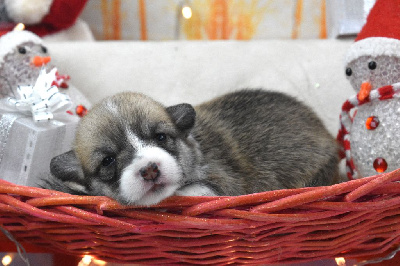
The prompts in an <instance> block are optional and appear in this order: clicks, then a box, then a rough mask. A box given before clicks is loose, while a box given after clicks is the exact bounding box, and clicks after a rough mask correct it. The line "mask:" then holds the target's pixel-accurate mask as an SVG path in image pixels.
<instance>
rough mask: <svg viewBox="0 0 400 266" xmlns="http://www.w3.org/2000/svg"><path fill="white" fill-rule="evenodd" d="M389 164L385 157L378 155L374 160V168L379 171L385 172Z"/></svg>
mask: <svg viewBox="0 0 400 266" xmlns="http://www.w3.org/2000/svg"><path fill="white" fill-rule="evenodd" d="M387 167H388V164H387V162H386V160H385V159H383V158H382V157H378V158H376V159H375V161H374V169H375V171H376V172H378V173H383V172H385V171H386V169H387Z"/></svg>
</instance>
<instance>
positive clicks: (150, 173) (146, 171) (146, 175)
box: [139, 162, 160, 181]
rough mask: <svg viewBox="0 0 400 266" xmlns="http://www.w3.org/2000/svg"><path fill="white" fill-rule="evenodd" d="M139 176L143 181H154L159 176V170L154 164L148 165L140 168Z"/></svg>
mask: <svg viewBox="0 0 400 266" xmlns="http://www.w3.org/2000/svg"><path fill="white" fill-rule="evenodd" d="M139 173H140V175H141V176H142V177H143V179H144V180H148V181H151V180H153V181H154V180H156V179H157V178H158V177H159V176H160V170H159V169H158V166H157V164H156V163H151V162H150V163H149V164H148V165H147V166H145V167H142V168H140V170H139Z"/></svg>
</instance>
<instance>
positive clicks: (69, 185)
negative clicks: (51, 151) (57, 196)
mask: <svg viewBox="0 0 400 266" xmlns="http://www.w3.org/2000/svg"><path fill="white" fill-rule="evenodd" d="M50 173H51V176H50V177H49V178H48V179H45V180H42V181H43V184H42V185H41V186H42V187H43V188H48V189H53V190H58V191H62V192H66V193H70V194H76V195H88V194H89V192H88V188H87V185H86V184H85V182H84V180H85V179H84V174H83V170H82V167H81V165H80V163H79V161H78V159H77V158H76V156H75V153H74V151H69V152H66V153H63V154H61V155H58V156H56V157H54V158H53V159H52V160H51V162H50Z"/></svg>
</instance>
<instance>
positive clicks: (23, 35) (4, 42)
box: [0, 30, 43, 63]
mask: <svg viewBox="0 0 400 266" xmlns="http://www.w3.org/2000/svg"><path fill="white" fill-rule="evenodd" d="M26 42H33V43H36V44H42V42H43V41H42V39H41V38H40V37H39V36H37V35H36V34H34V33H32V32H30V31H17V30H14V31H10V32H9V33H7V34H5V35H3V36H1V38H0V63H2V62H3V58H4V56H5V55H6V54H8V53H10V52H13V50H14V49H15V48H16V47H17V46H19V45H21V44H23V43H26Z"/></svg>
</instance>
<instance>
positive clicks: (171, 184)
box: [51, 93, 195, 205]
mask: <svg viewBox="0 0 400 266" xmlns="http://www.w3.org/2000/svg"><path fill="white" fill-rule="evenodd" d="M194 121H195V111H194V109H193V108H192V107H191V106H190V105H188V104H181V105H176V106H172V107H169V108H165V107H163V106H162V105H161V104H159V103H158V102H155V101H154V100H152V99H151V98H148V97H146V96H144V95H141V94H137V93H121V94H117V95H115V96H114V97H111V98H109V99H106V100H104V101H103V102H101V103H99V104H98V105H96V106H95V107H93V109H92V110H91V111H90V112H89V113H88V114H87V115H86V116H85V117H84V118H83V119H82V121H81V123H80V125H79V127H78V131H77V134H76V140H75V148H74V151H71V152H68V153H66V154H63V155H60V156H59V157H56V158H54V159H53V160H52V163H51V172H52V174H53V175H54V176H55V177H56V178H58V179H59V180H61V181H62V183H63V185H64V186H67V187H68V188H69V189H71V192H75V193H80V194H89V195H106V196H110V197H112V198H115V199H117V200H118V201H120V202H121V203H123V204H136V205H152V204H156V203H158V202H160V201H161V200H163V199H165V198H166V197H169V196H171V195H172V194H173V193H174V192H175V191H176V190H177V189H178V188H179V187H181V186H182V184H184V182H185V181H184V180H183V179H184V178H183V176H184V174H183V172H184V169H183V168H182V166H181V165H182V157H184V155H182V152H183V150H185V149H183V148H182V147H185V146H186V145H185V142H186V141H187V138H188V133H189V131H190V129H191V128H192V127H193V125H194Z"/></svg>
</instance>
